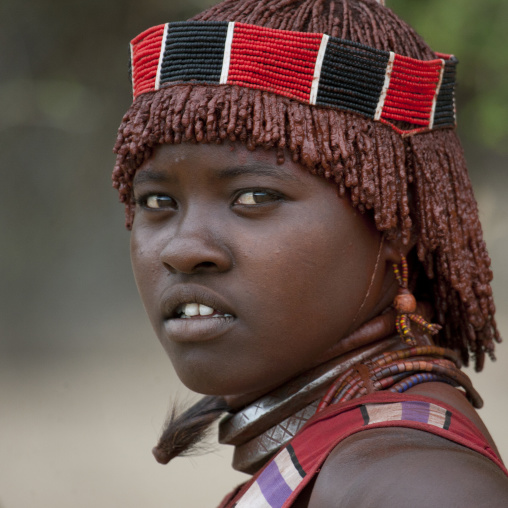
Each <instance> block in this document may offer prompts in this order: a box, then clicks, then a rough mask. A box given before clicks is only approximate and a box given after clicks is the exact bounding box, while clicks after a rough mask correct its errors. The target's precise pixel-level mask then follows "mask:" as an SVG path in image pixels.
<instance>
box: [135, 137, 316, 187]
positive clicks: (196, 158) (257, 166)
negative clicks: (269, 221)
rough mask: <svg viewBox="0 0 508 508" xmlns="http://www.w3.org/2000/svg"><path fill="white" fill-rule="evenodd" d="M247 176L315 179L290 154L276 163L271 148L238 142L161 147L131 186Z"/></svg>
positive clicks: (142, 168)
mask: <svg viewBox="0 0 508 508" xmlns="http://www.w3.org/2000/svg"><path fill="white" fill-rule="evenodd" d="M249 175H252V176H266V177H270V178H274V179H277V180H287V181H294V182H297V181H307V180H309V179H310V180H312V181H314V180H317V179H316V177H315V176H312V175H310V174H309V172H308V171H307V170H306V169H305V168H304V167H303V166H302V165H300V164H299V163H296V162H293V161H292V160H291V156H290V155H287V156H286V157H285V160H284V162H283V163H278V162H277V153H276V151H275V150H273V149H270V150H263V149H257V150H249V149H248V148H247V147H246V146H245V145H243V144H241V143H233V142H230V141H228V142H226V143H222V144H208V143H198V144H195V143H182V144H178V145H169V144H165V145H160V146H158V147H157V148H155V150H154V152H153V154H152V156H151V157H150V158H149V159H148V160H146V161H145V162H144V163H143V164H142V165H141V166H140V168H139V169H138V171H137V172H136V175H135V177H134V185H136V184H139V183H141V182H143V181H145V180H147V179H150V180H158V179H159V180H175V179H179V178H181V177H182V176H185V177H186V178H190V179H193V178H194V179H196V178H204V177H206V178H211V179H213V180H218V181H222V180H228V179H233V178H235V177H240V176H242V177H243V176H249ZM319 180H320V181H322V179H319ZM323 183H325V182H324V181H323Z"/></svg>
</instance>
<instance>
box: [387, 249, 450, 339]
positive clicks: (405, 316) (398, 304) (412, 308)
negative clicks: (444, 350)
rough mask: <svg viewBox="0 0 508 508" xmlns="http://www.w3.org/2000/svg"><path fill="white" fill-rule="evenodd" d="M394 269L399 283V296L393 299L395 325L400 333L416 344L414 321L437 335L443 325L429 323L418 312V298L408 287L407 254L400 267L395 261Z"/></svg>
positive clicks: (402, 258) (402, 257)
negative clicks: (413, 330) (395, 312)
mask: <svg viewBox="0 0 508 508" xmlns="http://www.w3.org/2000/svg"><path fill="white" fill-rule="evenodd" d="M393 271H394V273H395V277H396V278H397V282H398V283H399V290H398V293H397V296H396V297H395V299H394V300H393V306H394V307H395V310H396V311H397V316H396V318H395V326H396V327H397V332H398V334H399V335H400V337H402V338H403V339H404V341H405V342H406V343H407V344H409V345H410V346H416V341H415V338H414V335H413V333H412V331H411V321H414V322H415V323H416V324H417V325H419V326H420V327H421V328H422V329H423V330H426V331H427V332H429V333H430V334H431V335H436V334H437V333H438V332H439V330H441V325H438V324H433V323H429V322H427V321H426V320H425V319H424V318H423V316H420V315H419V314H416V298H415V297H414V296H413V295H412V294H411V292H410V291H409V288H408V278H409V268H408V265H407V260H406V258H405V256H401V261H400V269H399V266H398V265H397V264H396V263H393Z"/></svg>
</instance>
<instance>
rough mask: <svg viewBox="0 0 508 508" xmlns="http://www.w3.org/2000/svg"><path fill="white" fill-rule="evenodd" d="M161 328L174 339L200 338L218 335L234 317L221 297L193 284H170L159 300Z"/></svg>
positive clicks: (204, 339)
mask: <svg viewBox="0 0 508 508" xmlns="http://www.w3.org/2000/svg"><path fill="white" fill-rule="evenodd" d="M161 310H162V316H163V319H164V328H165V330H166V333H167V335H168V337H169V339H170V340H172V341H175V342H200V341H208V340H212V339H215V338H217V337H219V336H220V335H222V334H223V333H224V332H225V331H226V330H227V329H228V328H229V327H230V326H231V325H232V323H233V322H234V320H235V319H236V316H235V313H234V311H233V309H232V308H231V307H230V305H229V304H228V303H227V302H226V301H225V299H224V298H223V297H222V296H220V295H218V294H217V293H216V292H215V291H213V290H211V289H209V288H205V287H202V286H197V285H187V284H186V285H179V286H175V287H173V288H171V289H170V290H169V291H168V292H167V294H166V295H165V297H164V298H163V300H162V309H161Z"/></svg>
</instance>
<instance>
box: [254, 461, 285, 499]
mask: <svg viewBox="0 0 508 508" xmlns="http://www.w3.org/2000/svg"><path fill="white" fill-rule="evenodd" d="M257 483H258V485H259V488H260V489H261V492H262V493H263V496H264V497H265V499H266V501H267V502H268V504H269V505H270V506H271V507H272V508H281V507H282V505H283V504H284V502H285V501H286V499H287V498H288V497H289V496H290V495H291V493H292V492H293V491H292V490H291V489H290V488H289V485H288V484H287V483H286V481H285V480H284V478H283V477H282V475H281V474H280V472H279V468H278V467H277V464H275V462H274V461H271V462H270V463H269V464H268V466H267V467H266V469H265V470H264V471H263V472H262V473H261V475H260V476H259V478H258V479H257Z"/></svg>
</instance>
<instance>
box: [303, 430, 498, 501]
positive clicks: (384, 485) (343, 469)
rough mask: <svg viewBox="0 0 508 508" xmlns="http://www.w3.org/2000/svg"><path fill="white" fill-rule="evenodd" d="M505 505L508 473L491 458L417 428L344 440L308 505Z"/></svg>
mask: <svg viewBox="0 0 508 508" xmlns="http://www.w3.org/2000/svg"><path fill="white" fill-rule="evenodd" d="M429 506H432V507H433V506H436V507H437V506H440V507H445V508H454V507H457V508H459V507H460V508H481V507H488V508H506V507H508V477H506V476H505V474H504V473H503V472H502V471H501V470H500V469H499V468H498V467H497V466H496V465H495V464H494V463H493V462H492V461H490V460H489V459H487V458H485V457H483V456H482V455H480V454H478V453H476V452H474V451H472V450H469V449H467V448H465V447H462V446H460V445H457V444H455V443H452V442H450V441H448V440H446V439H443V438H440V437H438V436H434V435H431V434H428V433H425V432H421V431H417V430H412V429H377V430H376V429H374V430H369V431H366V432H362V433H359V434H357V435H355V436H352V437H351V438H349V439H347V440H345V441H344V442H343V443H341V444H340V445H339V446H338V447H337V448H336V449H335V450H334V451H333V452H332V453H331V454H330V456H329V457H328V459H327V460H326V462H325V463H324V465H323V467H322V469H321V472H320V473H319V476H318V478H317V481H316V484H315V486H314V489H313V491H312V495H311V497H310V502H309V508H338V507H341V508H342V507H344V508H358V507H362V508H407V507H411V508H429Z"/></svg>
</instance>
